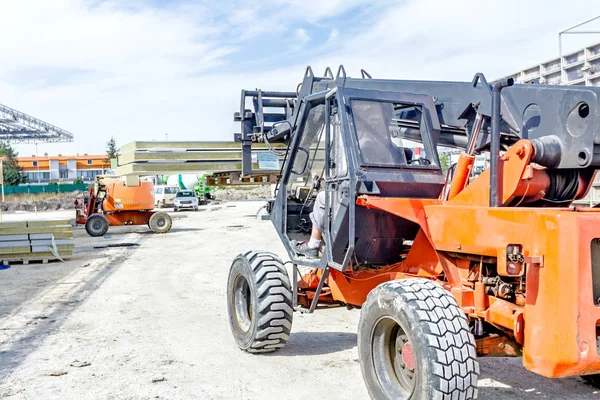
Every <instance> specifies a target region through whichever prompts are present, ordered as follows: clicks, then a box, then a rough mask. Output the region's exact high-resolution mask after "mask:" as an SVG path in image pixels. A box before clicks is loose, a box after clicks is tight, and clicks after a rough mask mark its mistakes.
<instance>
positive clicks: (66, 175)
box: [58, 169, 69, 179]
mask: <svg viewBox="0 0 600 400" xmlns="http://www.w3.org/2000/svg"><path fill="white" fill-rule="evenodd" d="M58 177H59V178H60V179H67V178H69V170H68V169H61V170H59V171H58Z"/></svg>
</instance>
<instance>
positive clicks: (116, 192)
mask: <svg viewBox="0 0 600 400" xmlns="http://www.w3.org/2000/svg"><path fill="white" fill-rule="evenodd" d="M153 192H154V186H153V185H152V182H140V186H133V187H132V186H125V184H124V183H123V182H121V181H117V182H111V183H108V184H107V185H106V197H105V199H104V204H103V209H104V212H113V211H145V210H147V211H150V210H152V209H154V193H153Z"/></svg>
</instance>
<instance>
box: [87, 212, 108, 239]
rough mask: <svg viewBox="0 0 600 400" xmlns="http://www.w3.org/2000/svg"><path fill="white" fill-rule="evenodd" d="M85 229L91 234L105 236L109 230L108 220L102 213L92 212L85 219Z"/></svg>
mask: <svg viewBox="0 0 600 400" xmlns="http://www.w3.org/2000/svg"><path fill="white" fill-rule="evenodd" d="M85 231H86V232H87V233H88V235H90V236H94V237H97V236H104V234H105V233H106V231H108V220H107V219H106V217H105V216H104V215H102V214H92V215H90V216H89V217H88V218H87V220H86V221H85Z"/></svg>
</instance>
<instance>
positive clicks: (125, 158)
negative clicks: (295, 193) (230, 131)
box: [117, 141, 324, 176]
mask: <svg viewBox="0 0 600 400" xmlns="http://www.w3.org/2000/svg"><path fill="white" fill-rule="evenodd" d="M271 147H272V148H276V149H279V150H284V149H285V145H282V144H272V145H271ZM260 153H269V149H268V147H267V145H266V144H264V143H253V144H252V169H253V170H254V171H257V172H259V171H261V170H262V171H263V172H279V168H277V169H274V170H268V171H267V170H265V169H261V165H260V164H259V160H258V158H259V154H260ZM319 153H323V152H322V151H319ZM318 158H319V159H324V154H319V157H318ZM279 160H280V162H281V161H282V160H283V156H282V157H279ZM275 161H276V160H275ZM118 165H119V166H118V168H117V174H118V175H121V176H128V175H171V174H194V173H214V172H225V171H227V172H229V171H241V169H242V144H241V143H239V142H166V141H165V142H131V143H127V144H125V145H123V146H121V149H120V155H119V157H118Z"/></svg>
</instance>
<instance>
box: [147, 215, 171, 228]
mask: <svg viewBox="0 0 600 400" xmlns="http://www.w3.org/2000/svg"><path fill="white" fill-rule="evenodd" d="M172 224H173V221H172V220H171V217H170V216H169V214H167V213H166V212H162V211H161V212H156V213H154V214H152V216H151V217H150V221H148V225H149V226H150V229H152V232H154V233H167V232H169V230H170V229H171V225H172Z"/></svg>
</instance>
